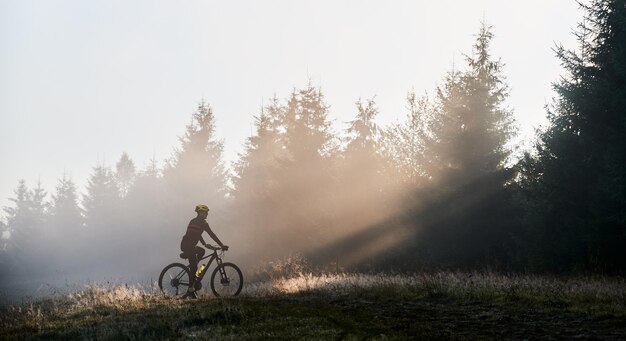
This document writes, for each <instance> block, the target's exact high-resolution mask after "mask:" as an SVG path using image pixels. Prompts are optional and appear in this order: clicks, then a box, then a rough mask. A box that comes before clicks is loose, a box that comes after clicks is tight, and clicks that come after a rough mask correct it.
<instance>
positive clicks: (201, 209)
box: [196, 204, 209, 212]
mask: <svg viewBox="0 0 626 341" xmlns="http://www.w3.org/2000/svg"><path fill="white" fill-rule="evenodd" d="M196 212H209V207H208V206H207V205H203V204H199V205H196Z"/></svg>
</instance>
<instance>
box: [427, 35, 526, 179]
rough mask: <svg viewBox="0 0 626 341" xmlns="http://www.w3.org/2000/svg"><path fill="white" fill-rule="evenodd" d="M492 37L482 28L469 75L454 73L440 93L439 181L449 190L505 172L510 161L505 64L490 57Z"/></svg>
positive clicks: (435, 125) (436, 130)
mask: <svg viewBox="0 0 626 341" xmlns="http://www.w3.org/2000/svg"><path fill="white" fill-rule="evenodd" d="M492 39H493V33H492V32H491V27H488V26H486V25H485V24H483V25H482V26H481V28H480V32H479V34H478V36H477V38H476V42H475V44H474V48H473V53H472V55H469V56H466V61H467V64H468V67H469V70H467V71H465V72H454V71H453V72H451V73H449V74H448V76H447V77H446V80H445V83H444V86H443V87H440V88H438V89H437V111H438V112H437V114H436V118H435V120H434V121H433V122H431V126H430V128H431V130H432V134H433V136H434V140H435V141H436V142H435V143H432V144H430V147H432V148H434V150H433V152H434V154H435V155H434V158H436V162H437V163H438V165H439V171H440V174H438V177H439V178H440V179H441V180H442V181H445V182H446V183H448V184H449V185H452V186H456V185H463V184H467V183H470V182H472V181H475V180H478V179H481V178H484V177H486V176H489V175H490V174H491V173H493V172H495V171H498V170H501V169H503V168H504V166H505V162H506V160H507V158H508V156H509V153H510V149H509V148H507V143H508V142H509V140H510V138H511V137H512V136H513V135H514V133H515V127H514V122H513V117H512V112H511V111H510V110H508V109H507V108H506V107H505V106H504V100H505V99H506V97H507V96H508V93H507V88H508V87H507V85H506V83H505V82H504V77H503V76H502V63H501V62H500V61H499V60H492V58H491V56H490V52H489V48H490V44H491V40H492Z"/></svg>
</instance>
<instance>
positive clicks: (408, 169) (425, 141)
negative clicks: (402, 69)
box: [380, 92, 436, 188]
mask: <svg viewBox="0 0 626 341" xmlns="http://www.w3.org/2000/svg"><path fill="white" fill-rule="evenodd" d="M407 107H408V109H409V113H408V115H407V117H406V118H405V120H404V121H402V122H399V123H394V124H392V125H390V126H389V127H386V128H384V129H383V130H382V134H381V144H380V150H381V152H382V154H383V155H385V157H386V158H387V159H389V160H391V161H392V168H391V172H388V174H389V176H390V177H392V178H394V179H396V181H398V182H399V183H401V184H403V185H405V186H410V187H412V188H421V187H423V186H424V185H427V184H428V183H429V182H430V180H431V179H432V177H433V176H435V175H436V171H435V170H434V169H433V168H432V166H433V163H434V162H436V158H435V157H432V156H429V155H427V153H431V152H432V148H430V145H431V144H432V143H433V137H432V136H431V135H430V133H431V132H430V130H429V129H430V127H429V125H430V124H431V122H432V120H433V118H432V115H434V107H433V105H432V103H431V102H430V100H429V98H428V97H427V96H424V97H422V98H420V99H418V98H417V96H416V95H415V93H414V92H410V93H409V94H408V95H407ZM394 173H395V174H394Z"/></svg>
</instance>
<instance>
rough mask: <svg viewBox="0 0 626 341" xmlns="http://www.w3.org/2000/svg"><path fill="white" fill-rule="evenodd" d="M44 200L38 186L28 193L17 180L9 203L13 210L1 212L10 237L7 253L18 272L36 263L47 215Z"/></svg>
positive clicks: (39, 183) (23, 182)
mask: <svg viewBox="0 0 626 341" xmlns="http://www.w3.org/2000/svg"><path fill="white" fill-rule="evenodd" d="M45 197H46V192H45V190H44V189H43V188H42V186H41V182H38V183H37V187H36V188H34V189H33V190H29V189H28V187H26V182H25V181H24V180H20V181H19V182H18V186H17V188H16V189H15V198H10V199H9V200H11V201H12V202H13V203H14V206H13V207H5V208H4V211H5V213H6V214H7V226H8V235H9V240H8V243H7V253H8V255H9V257H10V258H11V261H12V263H13V265H14V266H15V267H16V268H15V269H16V270H18V271H27V269H29V268H30V267H31V266H33V265H34V262H35V261H36V260H37V250H39V248H38V247H37V246H38V245H40V243H41V242H42V241H43V239H42V238H41V233H42V231H43V228H44V222H45V220H46V214H47V212H46V210H47V204H46V202H45ZM30 269H31V270H32V268H30Z"/></svg>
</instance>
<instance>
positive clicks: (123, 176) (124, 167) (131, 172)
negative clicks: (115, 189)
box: [115, 153, 135, 198]
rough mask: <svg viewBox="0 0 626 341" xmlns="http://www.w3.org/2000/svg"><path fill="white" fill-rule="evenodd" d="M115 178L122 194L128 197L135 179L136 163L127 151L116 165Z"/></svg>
mask: <svg viewBox="0 0 626 341" xmlns="http://www.w3.org/2000/svg"><path fill="white" fill-rule="evenodd" d="M115 170H116V171H115V179H116V181H117V184H118V186H119V190H120V195H121V196H122V198H124V197H126V195H127V194H128V191H129V190H130V188H131V187H132V185H133V181H135V163H134V162H133V160H131V158H130V157H129V156H128V154H127V153H122V156H121V157H120V160H119V161H118V162H117V164H116V165H115Z"/></svg>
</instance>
